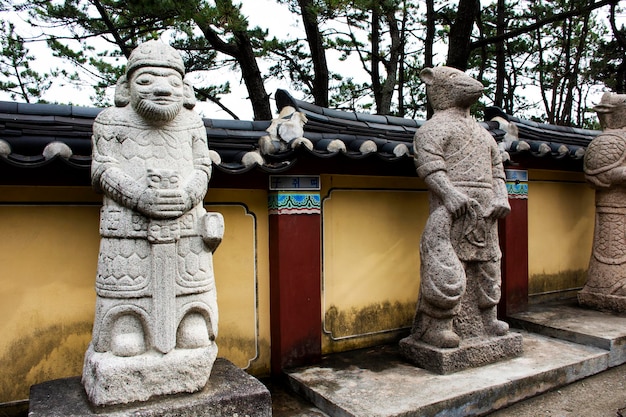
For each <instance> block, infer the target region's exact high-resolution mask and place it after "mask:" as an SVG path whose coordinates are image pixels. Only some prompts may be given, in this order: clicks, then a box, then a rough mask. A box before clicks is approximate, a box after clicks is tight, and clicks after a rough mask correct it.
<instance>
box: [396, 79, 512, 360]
mask: <svg viewBox="0 0 626 417" xmlns="http://www.w3.org/2000/svg"><path fill="white" fill-rule="evenodd" d="M420 77H421V79H422V80H423V81H424V82H425V83H426V91H427V95H428V100H429V102H430V104H431V105H432V108H433V109H434V115H433V117H432V118H431V119H430V120H428V121H427V122H426V123H424V124H423V125H422V126H421V127H420V128H419V129H418V130H417V132H416V134H415V139H414V147H415V165H416V167H417V173H418V175H419V176H420V178H422V179H423V180H424V182H425V183H426V185H427V187H428V189H429V196H430V215H429V217H428V221H427V222H426V226H425V229H424V232H423V235H422V239H421V243H420V256H421V271H420V272H421V283H420V294H419V301H418V306H417V312H416V317H415V322H414V326H413V329H412V332H411V336H409V337H408V338H407V339H404V340H403V342H401V346H404V347H405V348H406V349H405V354H407V356H412V355H413V354H414V353H415V352H413V353H410V352H407V350H410V349H408V347H410V346H417V345H416V343H415V342H419V344H421V345H428V346H432V347H434V348H436V349H452V348H459V347H460V346H462V342H463V341H464V340H468V339H473V338H474V339H475V338H479V339H481V338H482V339H485V338H493V337H500V336H504V335H506V334H507V333H508V330H509V326H508V324H506V323H505V322H503V321H500V320H498V318H497V315H496V307H497V304H498V302H499V301H500V292H501V291H500V284H501V275H500V258H501V253H500V249H499V246H498V230H497V222H498V219H501V218H503V217H505V216H506V215H507V214H508V213H509V212H510V206H509V202H508V194H507V190H506V183H505V174H504V168H503V165H502V159H501V156H500V151H499V150H498V147H497V145H496V142H495V140H494V138H493V137H492V136H491V135H490V134H489V133H488V132H487V130H485V129H484V128H483V127H482V126H480V125H479V124H478V123H477V122H476V121H475V120H474V119H473V118H472V117H471V115H470V106H471V105H472V104H474V103H475V102H476V101H477V100H478V98H480V97H481V95H482V93H483V85H482V83H480V82H479V81H477V80H475V79H473V78H471V77H469V76H468V75H466V74H465V73H463V72H462V71H459V70H457V69H454V68H449V67H437V68H427V69H424V70H423V71H422V72H421V74H420ZM520 348H521V345H520ZM422 359H423V358H422ZM420 366H421V365H420ZM459 366H460V365H459ZM444 372H445V371H444Z"/></svg>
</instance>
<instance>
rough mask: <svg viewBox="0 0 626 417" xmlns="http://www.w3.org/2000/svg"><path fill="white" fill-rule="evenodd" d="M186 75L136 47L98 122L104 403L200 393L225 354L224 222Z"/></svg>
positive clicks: (157, 45) (168, 60)
mask: <svg viewBox="0 0 626 417" xmlns="http://www.w3.org/2000/svg"><path fill="white" fill-rule="evenodd" d="M183 76H184V66H183V61H182V59H181V57H180V55H179V54H178V52H177V51H176V50H175V49H173V48H172V47H170V46H169V45H166V44H164V43H161V42H159V41H148V42H145V43H143V44H141V45H139V46H138V47H137V48H136V49H135V50H134V51H133V52H132V54H131V56H130V57H129V59H128V64H127V68H126V74H125V75H124V76H122V77H121V78H120V80H119V81H118V84H117V87H116V91H115V107H112V108H109V109H106V110H104V111H103V112H101V113H100V115H98V117H97V118H96V120H95V123H94V126H93V162H92V167H91V177H92V182H93V185H94V187H95V188H96V189H97V190H99V191H101V192H103V193H104V198H103V207H102V210H101V214H100V235H101V241H100V254H99V258H98V271H97V278H96V295H97V299H96V314H95V322H94V328H93V338H92V341H91V343H90V345H89V348H88V350H87V353H86V355H85V364H84V369H83V377H82V379H83V385H84V387H85V390H86V392H87V395H88V397H89V399H90V401H91V403H92V404H94V405H97V406H102V405H109V404H120V403H130V402H134V401H145V400H147V399H149V398H152V397H155V396H158V395H165V394H174V393H179V392H194V391H198V390H200V389H202V388H203V387H204V386H205V384H206V383H207V380H208V377H209V375H210V373H211V368H212V365H213V363H214V361H215V359H216V356H217V346H216V344H215V337H216V336H217V320H218V312H217V300H216V292H215V280H214V276H213V258H212V256H213V255H212V253H213V252H214V251H215V249H216V248H217V246H218V245H219V243H220V242H221V239H222V235H223V230H224V222H223V218H222V216H221V214H219V213H207V212H206V211H205V209H204V208H203V205H202V201H203V199H204V196H205V194H206V191H207V187H208V182H209V179H210V177H211V159H210V157H209V149H208V146H207V138H206V130H205V128H204V124H203V121H202V119H201V118H200V117H199V116H198V115H197V114H196V113H195V112H194V111H193V110H192V109H193V107H194V105H195V99H194V94H193V90H192V88H191V86H190V85H188V84H187V83H186V82H185V81H184V80H183Z"/></svg>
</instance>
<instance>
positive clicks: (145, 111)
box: [129, 67, 184, 123]
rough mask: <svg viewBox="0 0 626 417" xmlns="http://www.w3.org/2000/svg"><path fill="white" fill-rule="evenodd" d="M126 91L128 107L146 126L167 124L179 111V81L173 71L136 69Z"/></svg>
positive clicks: (182, 92) (182, 90) (182, 85)
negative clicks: (149, 123) (146, 123)
mask: <svg viewBox="0 0 626 417" xmlns="http://www.w3.org/2000/svg"><path fill="white" fill-rule="evenodd" d="M129 88H130V104H131V105H132V106H133V109H135V111H136V112H137V113H138V114H139V115H140V116H141V117H143V118H144V119H145V120H146V121H148V122H153V123H167V122H170V121H172V120H173V119H174V118H175V117H176V116H177V115H178V113H179V112H180V110H181V109H182V107H183V99H184V84H183V78H182V76H181V75H180V73H179V72H178V71H176V70H174V69H171V68H165V67H143V68H138V69H137V70H135V71H134V72H133V73H132V74H131V75H130V79H129Z"/></svg>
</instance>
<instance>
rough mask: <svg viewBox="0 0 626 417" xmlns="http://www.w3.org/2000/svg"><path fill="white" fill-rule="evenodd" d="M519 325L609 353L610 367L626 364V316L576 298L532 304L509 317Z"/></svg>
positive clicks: (519, 326) (522, 327)
mask: <svg viewBox="0 0 626 417" xmlns="http://www.w3.org/2000/svg"><path fill="white" fill-rule="evenodd" d="M508 320H509V322H510V323H511V324H512V325H513V326H515V327H518V328H521V329H524V330H527V331H531V332H534V333H539V334H542V335H545V336H550V337H555V338H558V339H561V340H568V341H570V342H574V343H579V344H584V345H588V346H595V347H598V348H601V349H605V350H607V351H608V352H609V366H618V365H621V364H624V363H626V315H624V314H618V313H615V312H612V311H599V310H595V309H590V308H583V307H581V306H579V304H578V302H577V300H576V299H568V300H563V301H555V302H550V303H543V304H538V305H531V306H529V308H528V310H527V311H523V312H521V313H516V314H513V315H511V316H509V317H508Z"/></svg>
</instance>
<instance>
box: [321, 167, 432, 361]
mask: <svg viewBox="0 0 626 417" xmlns="http://www.w3.org/2000/svg"><path fill="white" fill-rule="evenodd" d="M321 195H322V248H323V249H322V257H323V263H322V310H323V316H322V324H323V326H322V327H323V333H324V334H323V336H324V337H323V339H322V352H323V353H329V352H334V351H342V350H348V349H354V348H360V347H366V346H371V345H375V344H377V343H381V342H383V341H387V340H392V339H395V338H398V337H399V333H401V332H406V331H407V330H408V328H409V327H410V326H411V323H412V320H413V315H414V313H415V306H416V303H417V296H418V292H419V282H420V281H419V266H420V262H419V240H420V236H421V233H422V230H423V228H424V225H425V223H426V219H427V218H428V195H427V192H426V189H425V186H424V184H423V182H421V181H420V180H419V179H417V178H391V177H387V178H377V177H367V178H358V177H350V176H322V193H321Z"/></svg>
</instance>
